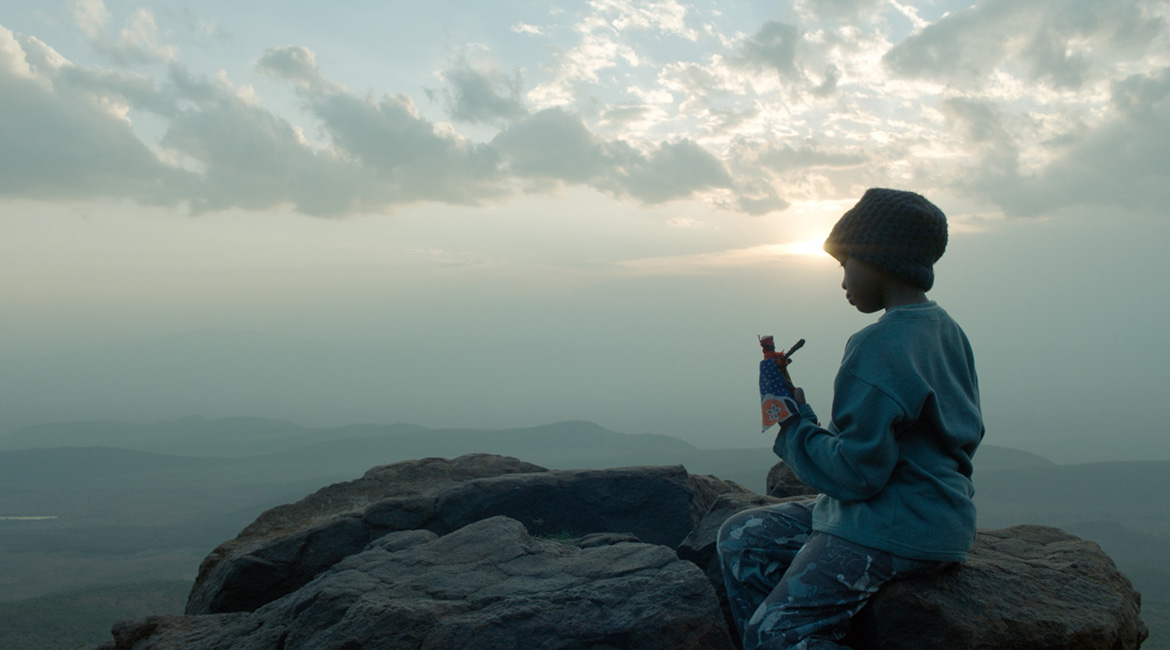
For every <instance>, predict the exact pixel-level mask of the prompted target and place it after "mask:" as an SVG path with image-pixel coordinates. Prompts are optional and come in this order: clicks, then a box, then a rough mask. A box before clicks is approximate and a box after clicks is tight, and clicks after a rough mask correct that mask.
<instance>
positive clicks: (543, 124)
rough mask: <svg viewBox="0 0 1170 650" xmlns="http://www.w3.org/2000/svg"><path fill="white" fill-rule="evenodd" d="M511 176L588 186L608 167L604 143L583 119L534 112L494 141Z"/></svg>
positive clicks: (562, 112)
mask: <svg viewBox="0 0 1170 650" xmlns="http://www.w3.org/2000/svg"><path fill="white" fill-rule="evenodd" d="M492 146H493V147H494V148H495V149H496V150H497V151H499V152H500V155H501V156H503V158H504V161H505V162H506V163H507V165H508V170H509V171H510V173H512V174H515V175H517V176H520V177H524V178H533V179H541V180H558V181H564V182H567V183H579V184H589V183H592V182H593V181H595V180H596V179H597V178H598V177H600V176H601V175H602V174H603V173H604V171H605V167H606V164H607V162H608V161H607V159H606V154H605V151H604V147H603V146H602V143H601V142H600V141H599V140H598V139H597V138H596V137H595V136H594V135H593V133H591V132H590V131H589V128H588V127H587V126H585V123H584V122H583V121H581V118H580V117H578V116H576V115H573V114H571V113H569V112H568V111H565V110H564V109H560V108H550V109H546V110H543V111H540V112H539V113H535V114H533V115H532V116H530V117H529V118H528V119H525V120H523V121H521V122H518V123H516V124H514V125H512V126H510V127H508V128H507V129H504V130H503V131H502V132H500V134H499V135H497V136H496V137H495V139H493V140H492Z"/></svg>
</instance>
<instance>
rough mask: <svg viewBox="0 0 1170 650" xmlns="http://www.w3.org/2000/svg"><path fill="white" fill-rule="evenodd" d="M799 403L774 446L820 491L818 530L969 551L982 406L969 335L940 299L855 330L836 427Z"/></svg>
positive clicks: (888, 544) (839, 382)
mask: <svg viewBox="0 0 1170 650" xmlns="http://www.w3.org/2000/svg"><path fill="white" fill-rule="evenodd" d="M800 412H801V413H800V414H801V417H800V418H797V419H795V420H793V421H790V422H789V423H788V424H787V425H786V426H785V427H784V429H783V430H782V431H781V432H780V434H779V435H778V436H777V438H776V444H775V446H774V447H773V449H774V450H775V451H776V453H777V454H778V455H779V456H780V457H781V458H783V459H784V460H785V462H787V463H788V465H789V466H790V467H792V470H793V471H794V472H795V473H796V476H797V477H798V478H800V480H801V481H803V482H804V483H805V484H807V485H809V486H811V487H813V488H815V489H817V490H819V491H820V492H822V493H823V494H822V495H821V497H820V498H819V499H818V500H817V504H816V507H815V508H814V510H813V529H814V530H818V531H822V532H825V533H829V534H831V535H836V536H837V537H841V538H844V539H847V540H849V541H851V542H853V543H855V544H860V545H862V546H867V547H870V548H875V549H878V550H882V551H886V552H889V553H893V554H894V555H900V556H902V557H907V558H914V559H919V560H938V561H959V562H961V561H963V560H966V559H967V551H968V550H969V549H970V547H971V543H972V542H973V541H974V539H975V504H974V503H973V502H972V501H971V497H972V496H973V495H974V493H975V490H974V487H973V486H972V484H971V456H972V455H973V454H974V453H975V448H976V447H978V446H979V442H980V441H981V440H982V439H983V417H982V414H981V413H980V409H979V381H978V379H977V378H976V376H975V360H974V357H973V355H972V353H971V344H970V343H969V342H968V341H967V336H966V335H965V334H964V333H963V330H962V329H960V328H959V325H958V324H957V323H955V321H954V320H953V319H952V318H951V317H950V316H949V315H948V314H947V313H946V312H945V311H944V310H943V309H942V308H941V307H939V306H938V305H937V304H935V303H934V302H927V303H922V304H918V305H906V306H902V307H894V308H892V309H890V310H888V311H887V312H886V313H885V315H883V316H882V317H881V318H880V319H879V320H878V321H877V322H876V323H874V324H873V325H870V326H869V327H866V328H865V329H863V330H861V331H860V332H857V333H856V334H854V335H853V336H852V337H850V338H849V342H848V343H847V344H846V345H845V357H844V359H843V360H842V362H841V369H840V370H839V371H838V373H837V379H836V381H835V383H834V389H833V415H832V419H831V421H830V422H829V425H828V428H822V427H820V426H818V425H817V417H816V414H815V413H814V412H813V409H812V407H810V406H809V405H808V404H803V405H801V407H800Z"/></svg>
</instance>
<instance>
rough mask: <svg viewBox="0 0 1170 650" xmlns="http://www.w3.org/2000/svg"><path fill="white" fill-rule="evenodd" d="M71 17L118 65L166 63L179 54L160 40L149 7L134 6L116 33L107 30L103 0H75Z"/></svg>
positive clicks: (100, 51)
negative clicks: (135, 8)
mask: <svg viewBox="0 0 1170 650" xmlns="http://www.w3.org/2000/svg"><path fill="white" fill-rule="evenodd" d="M73 20H74V22H75V23H76V24H77V26H78V28H80V29H81V31H82V32H84V33H85V35H86V36H87V37H88V38H89V40H90V44H91V45H92V46H93V47H94V49H95V50H96V51H97V52H98V53H100V54H102V55H104V56H105V57H106V58H108V59H109V60H110V61H112V62H114V63H116V64H118V65H122V66H131V65H143V64H150V63H165V62H169V61H174V60H175V59H176V57H177V56H178V49H177V48H175V47H173V46H170V45H160V44H159V41H158V25H157V24H156V23H155V18H154V13H153V12H151V11H150V10H149V9H146V8H139V9H137V10H136V11H135V12H134V13H133V14H132V15H131V16H130V18H129V19H128V20H127V21H126V26H125V27H123V28H122V30H121V31H120V32H118V34H116V35H115V34H111V33H109V31H108V30H107V25H108V23H109V21H110V12H109V10H108V9H106V6H105V4H104V3H102V0H76V1H75V2H74V4H73Z"/></svg>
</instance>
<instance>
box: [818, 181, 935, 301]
mask: <svg viewBox="0 0 1170 650" xmlns="http://www.w3.org/2000/svg"><path fill="white" fill-rule="evenodd" d="M946 249H947V217H946V215H945V214H943V212H942V210H939V209H938V208H937V207H935V205H934V204H933V203H931V202H930V201H928V200H926V197H924V196H922V195H919V194H915V193H914V192H905V191H902V190H887V189H884V188H878V187H875V188H872V189H869V190H866V192H865V195H864V196H862V197H861V200H860V201H858V202H857V205H855V206H853V208H852V209H850V210H849V211H848V212H846V213H845V214H844V215H843V216H842V217H841V219H840V220H839V221H838V222H837V225H835V226H833V231H832V232H831V233H829V238H828V239H826V240H825V252H826V253H828V254H830V255H832V256H833V257H835V258H837V259H838V260H841V259H844V258H845V257H853V258H856V259H859V260H861V261H863V262H865V263H867V264H872V265H873V266H876V267H877V268H879V269H881V270H883V271H885V272H886V273H889V274H890V275H893V276H894V277H896V278H899V279H902V280H905V281H906V282H909V283H910V284H913V285H915V286H919V287H922V289H923V290H924V291H929V290H930V288H931V287H932V286H934V268H933V266H934V263H935V262H937V261H938V258H940V257H942V254H943V251H945V250H946Z"/></svg>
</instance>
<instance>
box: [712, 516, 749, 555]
mask: <svg viewBox="0 0 1170 650" xmlns="http://www.w3.org/2000/svg"><path fill="white" fill-rule="evenodd" d="M751 512H752V511H751V510H740V511H739V512H737V513H735V514H733V515H731V516H730V517H728V518H727V519H725V520H724V521H723V523H722V524H721V525H720V526H719V533H718V534H717V535H716V536H715V542H716V547H717V548H720V549H722V548H723V547H724V546H725V545H726V544H727V542H728V541H729V540H732V539H735V540H738V539H740V538H742V537H743V533H744V528H745V524H747V522H748V520H749V519H751V518H752V515H751Z"/></svg>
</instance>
